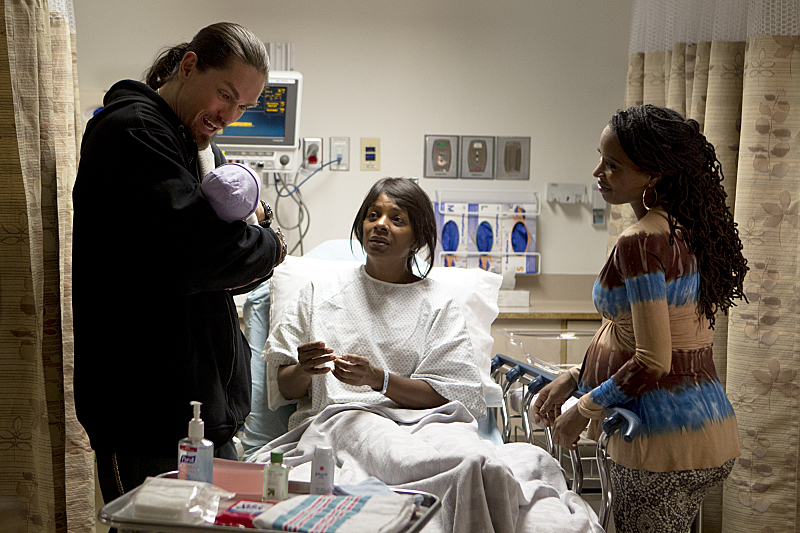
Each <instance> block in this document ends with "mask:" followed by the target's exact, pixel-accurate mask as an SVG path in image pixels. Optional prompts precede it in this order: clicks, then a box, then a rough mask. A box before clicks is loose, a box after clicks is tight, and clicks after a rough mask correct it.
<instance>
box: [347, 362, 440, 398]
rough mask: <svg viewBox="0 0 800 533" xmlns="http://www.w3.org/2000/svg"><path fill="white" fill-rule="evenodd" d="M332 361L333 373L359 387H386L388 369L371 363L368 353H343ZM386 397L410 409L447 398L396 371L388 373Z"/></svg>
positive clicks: (373, 388)
mask: <svg viewBox="0 0 800 533" xmlns="http://www.w3.org/2000/svg"><path fill="white" fill-rule="evenodd" d="M333 364H334V370H333V375H334V377H336V379H338V380H339V381H341V382H342V383H347V384H348V385H353V386H356V387H358V386H364V385H366V386H368V387H370V388H372V390H375V391H380V390H381V389H382V388H383V381H384V379H385V376H386V374H385V372H386V370H384V369H382V368H376V367H374V366H372V365H371V364H370V362H369V360H367V358H366V357H362V356H360V355H356V354H344V355H343V356H342V357H337V358H336V359H335V360H334V363H333ZM386 397H387V398H389V399H390V400H392V401H393V402H395V403H396V404H397V405H399V406H401V407H407V408H409V409H427V408H431V407H439V406H440V405H444V404H446V403H447V399H446V398H444V397H443V396H442V395H441V394H439V393H438V392H436V391H435V390H434V389H433V387H431V386H430V385H429V384H428V383H426V382H425V381H423V380H421V379H411V378H405V377H403V376H397V375H395V374H389V381H388V384H387V387H386Z"/></svg>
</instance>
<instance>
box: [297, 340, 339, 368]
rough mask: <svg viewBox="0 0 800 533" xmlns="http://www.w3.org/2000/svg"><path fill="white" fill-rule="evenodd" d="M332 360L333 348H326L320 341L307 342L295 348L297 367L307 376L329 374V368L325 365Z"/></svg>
mask: <svg viewBox="0 0 800 533" xmlns="http://www.w3.org/2000/svg"><path fill="white" fill-rule="evenodd" d="M334 358H335V356H334V355H333V348H328V347H327V346H325V343H324V342H322V341H314V342H307V343H305V344H301V345H300V346H298V347H297V360H298V367H299V368H300V371H301V372H302V373H303V374H307V375H309V376H312V375H316V374H325V373H327V372H330V371H331V369H330V367H328V366H325V363H328V362H330V361H333V360H334Z"/></svg>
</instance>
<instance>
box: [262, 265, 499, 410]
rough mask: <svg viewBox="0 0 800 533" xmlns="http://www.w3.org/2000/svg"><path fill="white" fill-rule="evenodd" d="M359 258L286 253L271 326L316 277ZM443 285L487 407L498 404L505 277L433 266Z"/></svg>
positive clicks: (273, 291)
mask: <svg viewBox="0 0 800 533" xmlns="http://www.w3.org/2000/svg"><path fill="white" fill-rule="evenodd" d="M360 264H361V262H360V261H331V260H327V259H316V258H310V257H295V256H291V255H289V256H286V260H285V261H284V262H283V263H282V264H281V265H280V266H278V267H277V268H275V272H274V274H273V275H272V278H271V279H270V329H272V328H274V327H275V326H277V325H278V323H279V322H280V320H281V317H282V316H283V310H284V308H285V307H286V304H287V303H289V302H290V301H291V300H292V299H293V298H294V297H295V296H297V293H298V292H300V289H302V288H303V287H304V286H305V285H306V284H307V283H308V282H309V281H311V279H312V278H314V276H317V275H319V274H322V273H327V272H334V271H336V270H340V269H344V268H355V267H356V266H357V265H360ZM428 276H429V277H430V278H431V279H433V280H435V281H436V282H438V283H441V284H442V285H444V286H445V287H446V288H447V289H448V290H449V291H450V292H451V293H452V296H453V299H454V300H455V301H456V302H458V305H459V307H460V308H461V313H462V314H463V315H464V320H465V321H466V323H467V330H468V331H469V336H470V340H471V341H472V346H473V349H474V352H475V362H476V363H477V365H478V368H479V369H480V371H481V382H482V384H483V391H484V394H485V396H486V405H487V406H488V407H499V406H500V404H501V402H502V399H503V392H502V389H500V386H499V385H498V384H497V383H495V382H494V380H493V379H492V377H491V375H490V366H491V359H492V345H493V343H494V339H493V338H492V333H491V328H492V322H494V319H495V318H497V315H498V313H499V312H500V309H499V308H498V307H497V295H498V292H499V290H500V283H501V282H502V280H503V278H502V276H500V275H498V274H493V273H491V272H486V271H485V270H480V269H477V268H446V267H434V268H433V269H431V272H430V274H429V275H428Z"/></svg>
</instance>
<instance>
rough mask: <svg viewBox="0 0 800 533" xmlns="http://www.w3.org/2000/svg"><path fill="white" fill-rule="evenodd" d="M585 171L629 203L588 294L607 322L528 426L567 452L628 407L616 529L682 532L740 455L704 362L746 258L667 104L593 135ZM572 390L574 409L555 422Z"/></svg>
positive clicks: (720, 197) (694, 145)
mask: <svg viewBox="0 0 800 533" xmlns="http://www.w3.org/2000/svg"><path fill="white" fill-rule="evenodd" d="M599 152H600V162H599V164H598V165H597V168H596V169H595V170H594V172H593V175H594V176H595V177H596V178H597V188H598V189H599V190H600V193H601V194H602V195H603V198H604V199H605V200H606V201H607V202H608V203H610V204H625V203H627V204H630V205H631V207H633V210H634V213H635V214H636V218H637V219H638V220H637V222H636V223H635V224H633V225H632V226H631V227H629V228H627V229H626V230H624V231H623V232H622V234H621V235H620V237H619V239H618V240H617V243H616V246H615V247H614V250H613V251H612V252H611V255H610V256H609V258H608V261H607V262H606V265H605V266H604V267H603V270H602V271H601V272H600V275H599V277H598V278H597V281H596V282H595V285H594V290H593V295H592V296H593V300H594V302H595V306H596V307H597V309H598V310H599V311H600V312H601V313H602V315H603V317H604V318H605V319H607V320H606V321H605V323H604V324H603V326H602V327H601V328H600V329H599V330H598V332H597V334H596V335H595V336H594V339H593V340H592V343H591V345H590V346H589V348H588V350H587V353H586V357H585V359H584V362H583V365H582V366H581V367H575V368H574V369H572V370H571V371H570V372H568V373H565V374H563V375H562V376H560V377H559V378H558V379H556V380H555V381H553V383H551V384H550V385H549V386H548V387H546V388H545V389H543V390H542V392H541V393H540V395H539V397H538V399H537V401H536V403H535V405H534V418H535V420H536V421H537V422H542V423H544V424H545V425H548V426H550V425H552V427H553V438H554V440H555V442H556V443H557V444H559V445H561V446H564V447H566V448H569V449H575V448H576V447H577V442H578V437H579V435H580V433H581V432H582V431H583V429H584V428H585V427H586V425H587V423H589V437H590V438H597V437H598V436H599V434H600V432H601V428H600V423H601V422H602V420H603V418H604V409H605V408H606V407H610V406H624V407H626V408H628V409H630V410H632V411H633V412H635V413H636V414H637V415H638V416H639V418H640V419H641V420H642V429H641V432H640V434H639V436H638V437H637V438H635V439H633V441H632V442H630V443H626V442H625V441H624V440H622V439H621V438H619V437H618V436H615V437H612V439H611V440H610V442H609V454H610V457H611V460H612V461H611V463H610V465H609V470H610V471H611V482H612V487H613V491H614V500H613V511H614V524H615V527H616V530H617V531H618V532H620V533H626V532H633V531H659V532H672V531H675V532H683V531H688V530H689V527H690V526H691V523H692V521H693V519H694V517H695V515H696V514H697V510H698V508H699V506H700V504H701V502H702V500H703V498H704V497H705V495H706V494H707V493H708V491H709V489H710V488H711V487H713V486H714V485H717V484H719V483H721V482H722V481H724V480H725V478H726V477H727V476H728V474H729V473H730V471H731V468H732V467H733V462H734V459H735V458H736V457H738V456H739V434H738V429H737V425H736V417H735V415H734V412H733V408H732V407H731V404H730V402H729V401H728V398H727V397H726V396H725V391H724V389H723V387H722V384H721V383H720V381H719V377H718V376H717V372H716V369H715V367H714V361H713V359H712V349H711V346H712V338H713V331H712V330H713V328H714V315H715V313H716V312H717V311H718V310H722V312H723V313H726V314H727V312H728V309H729V308H730V306H732V305H734V303H733V299H734V298H742V297H743V293H742V284H743V282H744V276H745V274H746V273H747V270H748V268H747V261H746V260H745V258H744V257H743V255H742V244H741V241H740V240H739V233H738V231H737V229H736V224H735V223H734V222H733V216H732V214H731V212H730V210H729V209H728V207H727V205H726V204H725V198H726V194H725V190H724V189H723V188H722V184H721V181H722V179H723V175H722V169H721V166H720V163H719V160H718V159H717V156H716V153H715V151H714V146H713V145H712V144H711V143H710V142H708V140H706V138H705V136H704V135H703V134H702V133H701V132H700V126H699V124H698V123H697V122H696V121H694V120H691V119H689V120H687V119H684V118H683V117H681V115H680V114H678V113H677V112H675V111H673V110H671V109H665V108H662V107H657V106H653V105H644V106H637V107H631V108H630V109H627V110H625V111H620V112H618V113H617V114H616V115H614V116H613V117H612V119H611V121H610V123H609V124H608V126H606V128H605V129H604V130H603V133H602V135H601V136H600V148H599ZM576 388H577V389H578V390H579V391H580V392H581V393H583V396H582V397H581V399H580V401H579V402H578V404H577V405H576V408H575V409H570V410H568V411H565V412H564V413H563V414H561V413H560V410H561V405H562V404H563V402H564V400H565V399H566V398H567V397H568V396H569V395H570V394H571V393H572V392H574V391H575V389H576Z"/></svg>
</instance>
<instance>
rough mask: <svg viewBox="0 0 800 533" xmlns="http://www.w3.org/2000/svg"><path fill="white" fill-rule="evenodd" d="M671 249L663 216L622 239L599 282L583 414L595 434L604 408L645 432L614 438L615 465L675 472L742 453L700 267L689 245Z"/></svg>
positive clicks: (583, 380) (583, 379)
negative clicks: (630, 418) (701, 296)
mask: <svg viewBox="0 0 800 533" xmlns="http://www.w3.org/2000/svg"><path fill="white" fill-rule="evenodd" d="M679 237H680V233H678V238H676V239H674V241H673V242H672V243H670V239H669V225H668V223H667V219H666V214H665V213H664V211H663V210H660V209H653V210H651V211H650V212H648V213H647V215H645V216H644V217H642V219H641V220H639V221H638V222H637V223H636V224H634V225H633V226H631V227H629V228H628V229H626V230H625V231H624V232H623V233H622V235H621V236H620V238H619V240H618V241H617V244H616V246H615V248H614V250H613V251H612V253H611V255H610V257H609V259H608V261H607V262H606V264H605V266H604V267H603V270H602V272H601V273H600V276H599V277H598V278H597V281H596V282H595V284H594V290H593V299H594V304H595V306H596V307H597V310H598V312H600V313H601V314H602V315H603V317H604V318H606V319H607V321H606V322H605V323H604V324H603V326H602V327H601V328H600V329H599V330H598V332H597V334H596V335H595V336H594V339H593V340H592V343H591V345H590V346H589V348H588V350H587V352H586V358H585V360H584V363H583V367H582V370H581V375H580V379H579V389H580V390H581V392H584V393H585V394H584V396H583V397H582V398H581V400H580V402H579V404H578V408H579V410H580V412H581V413H582V414H583V415H584V416H587V417H589V418H590V419H592V422H591V424H590V431H589V436H590V437H592V438H597V437H598V436H599V434H600V431H601V428H600V423H601V422H602V419H603V416H604V415H603V408H604V407H608V406H623V407H626V408H627V409H630V410H631V411H633V412H634V413H636V414H637V415H639V417H640V418H641V420H642V431H641V433H640V436H639V437H637V438H635V439H633V442H631V443H626V442H625V441H624V440H622V439H621V438H619V437H618V436H615V437H613V438H612V439H611V440H610V441H609V448H608V449H609V454H610V456H611V458H612V460H613V461H615V462H616V463H618V464H621V465H623V466H626V467H628V468H635V469H642V470H650V471H654V472H669V471H675V470H690V469H699V468H713V467H717V466H720V465H722V464H723V463H725V462H726V461H728V460H730V459H732V458H734V457H737V456H738V455H739V435H738V430H737V426H736V417H735V415H734V412H733V408H732V407H731V404H730V402H729V401H728V398H727V397H726V396H725V391H724V390H723V387H722V384H721V383H720V381H719V377H718V376H717V371H716V369H715V367H714V361H713V360H712V356H711V353H712V352H711V344H712V338H713V330H711V329H710V328H709V325H708V321H707V319H706V318H705V316H703V317H698V315H697V307H696V305H697V296H698V291H699V285H700V277H699V274H698V272H697V261H696V258H695V256H694V254H692V253H691V251H690V250H689V249H688V247H687V246H686V244H685V243H684V242H683V240H682V239H680V238H679Z"/></svg>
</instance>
